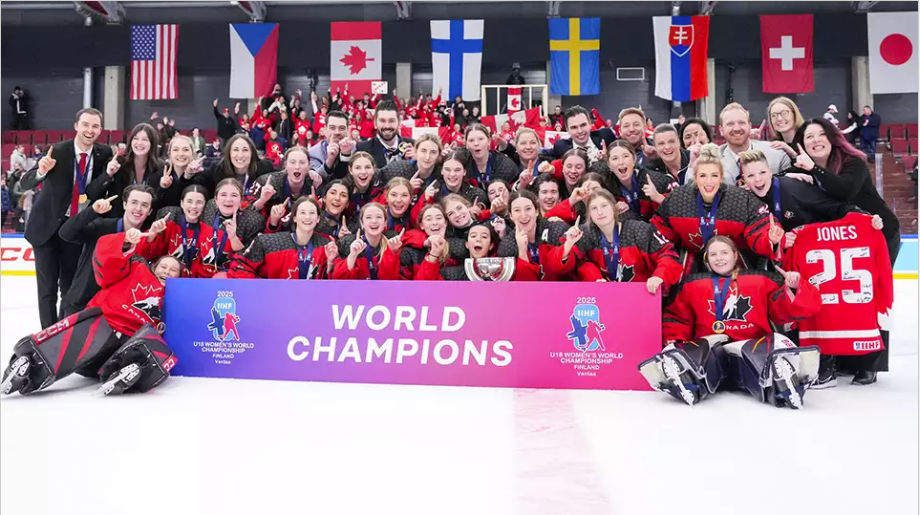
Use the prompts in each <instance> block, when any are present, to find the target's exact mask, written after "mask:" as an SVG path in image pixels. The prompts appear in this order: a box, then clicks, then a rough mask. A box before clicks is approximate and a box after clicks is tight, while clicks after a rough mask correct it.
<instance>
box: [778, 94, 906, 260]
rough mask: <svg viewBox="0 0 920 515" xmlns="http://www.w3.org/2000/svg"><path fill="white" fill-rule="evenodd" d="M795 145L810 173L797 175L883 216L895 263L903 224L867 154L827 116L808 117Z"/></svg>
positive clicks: (801, 164) (799, 160)
mask: <svg viewBox="0 0 920 515" xmlns="http://www.w3.org/2000/svg"><path fill="white" fill-rule="evenodd" d="M866 109H869V108H868V107H867V108H866ZM795 145H796V146H795V148H799V145H801V146H802V147H803V148H804V150H805V152H802V153H800V154H799V156H798V157H797V158H796V162H795V166H796V168H798V169H799V170H800V171H802V172H804V173H805V174H806V175H805V177H802V175H801V174H795V175H794V178H796V179H804V180H806V182H812V183H816V184H818V185H819V186H820V187H821V188H823V189H824V190H825V191H826V192H827V194H828V195H830V196H831V197H833V198H836V199H838V200H843V201H846V202H852V203H853V204H854V205H856V207H858V208H860V209H862V210H863V211H866V212H867V213H870V214H873V215H878V216H880V217H881V218H882V222H883V223H884V227H883V228H882V233H884V235H885V239H886V240H887V241H888V254H889V257H890V258H891V264H892V266H894V261H895V259H896V258H897V257H898V250H900V246H901V229H900V224H899V222H898V218H897V217H896V216H895V215H894V213H893V212H892V211H891V209H890V208H889V207H888V204H886V203H885V200H884V199H882V197H881V196H879V194H878V190H877V189H875V185H874V184H873V183H872V176H871V175H870V173H869V166H868V165H867V164H866V156H865V155H863V154H862V153H861V152H860V151H859V150H857V149H855V148H853V146H852V145H850V144H849V143H847V141H846V139H845V138H844V137H843V134H841V133H840V131H839V130H838V129H837V126H836V125H833V124H831V123H830V122H829V121H827V120H825V119H823V118H813V119H811V120H807V121H806V122H805V124H804V125H802V126H801V127H799V130H797V131H796V133H795ZM774 173H775V172H774ZM787 175H789V174H787Z"/></svg>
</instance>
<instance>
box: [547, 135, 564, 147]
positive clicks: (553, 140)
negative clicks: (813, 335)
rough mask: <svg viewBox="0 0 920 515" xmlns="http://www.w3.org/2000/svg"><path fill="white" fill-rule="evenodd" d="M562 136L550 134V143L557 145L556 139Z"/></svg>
mask: <svg viewBox="0 0 920 515" xmlns="http://www.w3.org/2000/svg"><path fill="white" fill-rule="evenodd" d="M560 137H561V136H560V135H559V134H556V135H554V136H550V137H549V144H550V145H555V144H556V140H558V139H559V138H560Z"/></svg>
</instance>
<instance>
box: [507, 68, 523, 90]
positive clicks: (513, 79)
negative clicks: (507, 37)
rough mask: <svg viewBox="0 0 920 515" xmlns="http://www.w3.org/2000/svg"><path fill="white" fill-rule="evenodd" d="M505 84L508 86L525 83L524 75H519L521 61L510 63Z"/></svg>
mask: <svg viewBox="0 0 920 515" xmlns="http://www.w3.org/2000/svg"><path fill="white" fill-rule="evenodd" d="M505 84H507V85H509V86H516V85H522V84H525V82H524V77H522V76H521V63H514V64H512V65H511V75H509V76H508V80H507V81H505Z"/></svg>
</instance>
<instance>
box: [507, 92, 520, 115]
mask: <svg viewBox="0 0 920 515" xmlns="http://www.w3.org/2000/svg"><path fill="white" fill-rule="evenodd" d="M520 110H521V88H519V87H514V88H508V114H512V113H516V112H518V111H520Z"/></svg>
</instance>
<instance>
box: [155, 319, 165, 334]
mask: <svg viewBox="0 0 920 515" xmlns="http://www.w3.org/2000/svg"><path fill="white" fill-rule="evenodd" d="M157 332H158V333H160V334H161V335H162V334H163V333H165V332H166V324H164V323H163V322H160V323H159V324H157Z"/></svg>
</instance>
